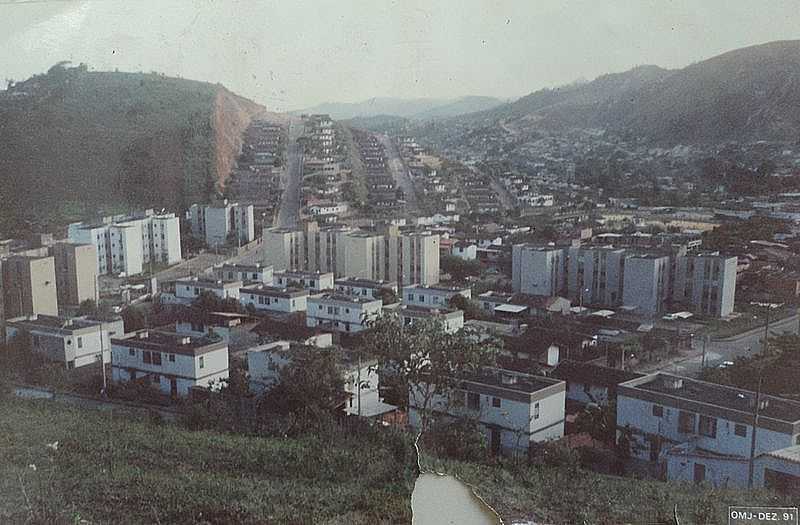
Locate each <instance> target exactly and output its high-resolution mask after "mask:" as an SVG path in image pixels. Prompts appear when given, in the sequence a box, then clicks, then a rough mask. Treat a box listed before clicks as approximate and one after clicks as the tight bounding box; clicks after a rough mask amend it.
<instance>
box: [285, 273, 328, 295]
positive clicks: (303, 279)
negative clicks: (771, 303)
mask: <svg viewBox="0 0 800 525" xmlns="http://www.w3.org/2000/svg"><path fill="white" fill-rule="evenodd" d="M274 283H275V286H278V287H281V288H288V287H294V288H307V289H309V290H312V291H315V292H321V291H323V290H333V284H334V283H333V273H332V272H301V271H288V270H287V271H284V272H275V275H274Z"/></svg>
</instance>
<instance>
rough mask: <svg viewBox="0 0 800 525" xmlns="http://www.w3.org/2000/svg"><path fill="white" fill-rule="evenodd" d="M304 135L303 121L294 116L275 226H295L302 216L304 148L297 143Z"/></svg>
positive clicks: (290, 126)
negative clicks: (301, 189) (301, 191)
mask: <svg viewBox="0 0 800 525" xmlns="http://www.w3.org/2000/svg"><path fill="white" fill-rule="evenodd" d="M302 135H303V123H302V122H300V121H299V120H298V119H296V118H293V119H292V120H290V121H289V138H288V144H287V145H286V170H285V171H284V176H283V180H282V183H283V194H282V195H281V203H280V207H279V208H278V213H276V214H275V222H274V225H275V226H280V227H283V228H294V227H296V226H297V222H298V219H299V217H300V188H301V185H302V181H303V148H302V147H301V146H300V145H299V144H298V143H297V139H299V138H300V137H301V136H302Z"/></svg>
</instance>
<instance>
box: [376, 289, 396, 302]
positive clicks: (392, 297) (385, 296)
mask: <svg viewBox="0 0 800 525" xmlns="http://www.w3.org/2000/svg"><path fill="white" fill-rule="evenodd" d="M377 295H378V299H380V300H381V301H383V305H384V306H386V305H387V304H394V303H396V302H397V294H396V293H395V291H394V290H392V289H391V288H386V287H382V288H379V289H378V293H377Z"/></svg>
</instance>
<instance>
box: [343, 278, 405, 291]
mask: <svg viewBox="0 0 800 525" xmlns="http://www.w3.org/2000/svg"><path fill="white" fill-rule="evenodd" d="M336 286H355V287H360V288H392V287H396V286H397V281H384V280H382V279H361V278H359V277H347V278H344V279H336Z"/></svg>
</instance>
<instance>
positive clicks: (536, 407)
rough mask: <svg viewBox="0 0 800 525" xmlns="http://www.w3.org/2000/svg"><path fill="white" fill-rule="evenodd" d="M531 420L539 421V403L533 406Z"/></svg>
mask: <svg viewBox="0 0 800 525" xmlns="http://www.w3.org/2000/svg"><path fill="white" fill-rule="evenodd" d="M533 419H539V403H536V404H535V405H533Z"/></svg>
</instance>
